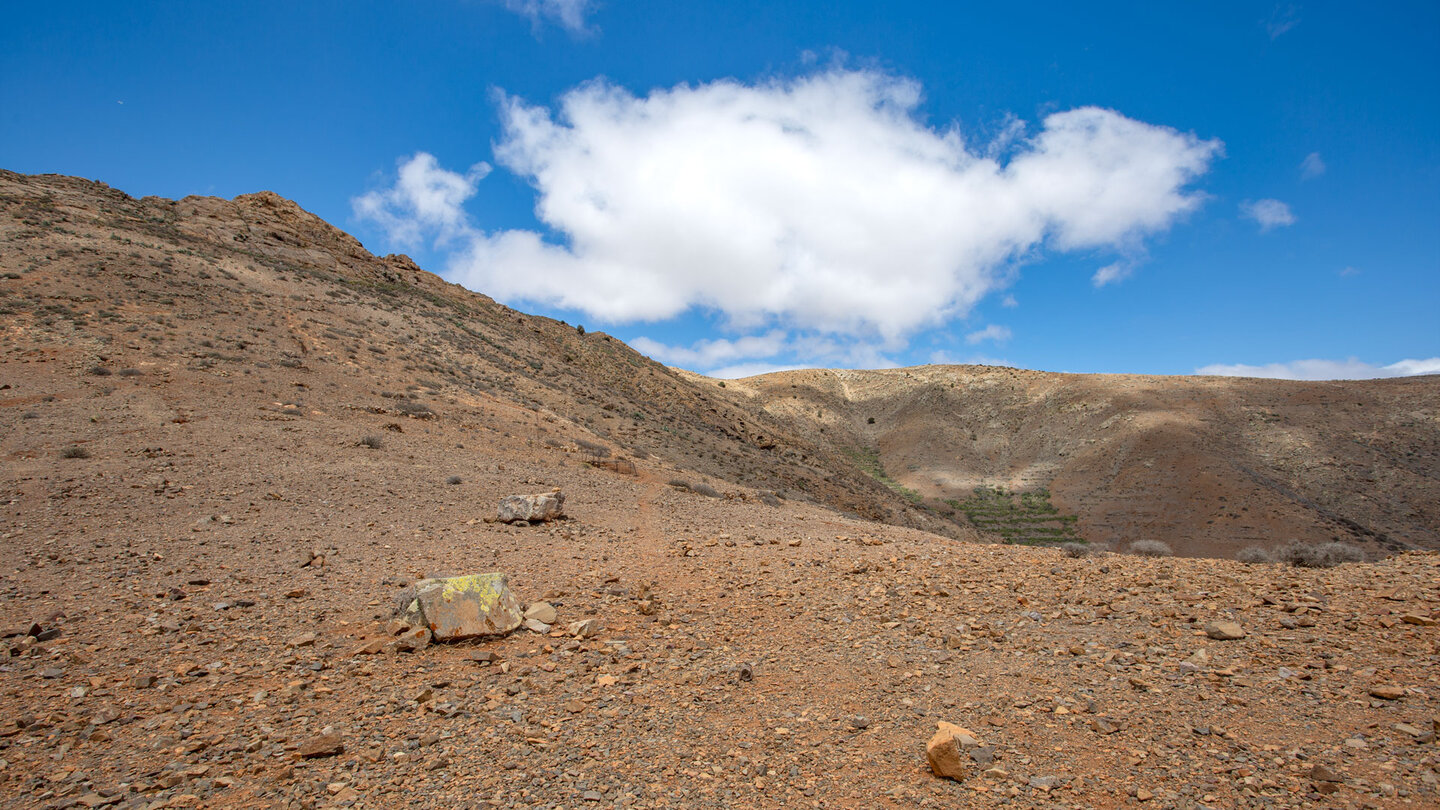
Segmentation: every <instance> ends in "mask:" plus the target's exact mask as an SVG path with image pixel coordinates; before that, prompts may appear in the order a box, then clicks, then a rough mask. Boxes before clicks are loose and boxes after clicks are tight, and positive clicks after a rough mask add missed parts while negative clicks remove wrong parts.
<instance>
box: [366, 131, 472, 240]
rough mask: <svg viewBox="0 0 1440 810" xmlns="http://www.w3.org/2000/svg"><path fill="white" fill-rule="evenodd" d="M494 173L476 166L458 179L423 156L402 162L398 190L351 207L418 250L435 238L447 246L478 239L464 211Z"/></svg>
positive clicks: (370, 196)
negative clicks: (425, 240)
mask: <svg viewBox="0 0 1440 810" xmlns="http://www.w3.org/2000/svg"><path fill="white" fill-rule="evenodd" d="M489 173H490V165H489V164H488V163H477V164H475V165H474V166H472V167H470V171H469V172H467V173H466V174H463V175H462V174H456V173H455V172H452V171H448V170H446V169H442V168H440V164H439V162H438V161H436V160H435V157H434V156H433V155H427V154H425V153H424V152H421V153H420V154H418V155H415V156H414V157H412V158H410V159H409V160H402V161H400V171H399V174H398V176H397V177H396V178H395V185H394V186H392V187H390V188H388V189H386V190H384V191H371V192H370V193H368V194H364V195H361V196H359V197H356V198H355V199H354V200H352V201H351V204H352V205H353V206H354V209H355V214H356V216H359V217H360V218H361V219H369V220H371V221H373V222H375V223H377V224H379V225H380V226H381V227H383V228H384V229H385V231H386V233H387V234H388V235H389V237H390V240H391V241H392V242H396V243H398V244H401V245H405V246H407V247H414V246H415V245H417V244H419V243H420V241H421V239H422V238H424V237H426V236H433V237H434V238H435V239H436V241H437V242H440V243H441V244H443V243H446V242H448V241H450V240H451V239H453V238H455V237H457V236H461V235H470V234H472V233H473V229H472V228H471V226H470V223H469V220H468V218H467V217H466V215H465V210H464V209H463V208H461V207H460V206H461V205H462V204H463V203H464V202H465V201H466V200H468V199H470V197H471V196H473V195H474V194H475V184H476V183H478V182H480V180H481V179H483V178H484V177H485V175H487V174H489Z"/></svg>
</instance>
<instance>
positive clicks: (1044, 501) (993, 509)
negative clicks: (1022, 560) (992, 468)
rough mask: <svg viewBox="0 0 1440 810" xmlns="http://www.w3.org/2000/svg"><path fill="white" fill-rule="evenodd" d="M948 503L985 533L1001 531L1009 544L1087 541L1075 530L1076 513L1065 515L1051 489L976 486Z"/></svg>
mask: <svg viewBox="0 0 1440 810" xmlns="http://www.w3.org/2000/svg"><path fill="white" fill-rule="evenodd" d="M946 503H947V504H949V505H950V506H952V507H954V508H955V509H958V510H959V511H961V512H964V513H965V516H966V517H968V518H969V519H970V522H971V523H972V524H973V525H974V526H975V528H977V529H979V530H980V531H983V532H990V533H992V534H998V535H1000V536H1001V537H1003V538H1005V542H1006V543H1013V544H1021V545H1029V546H1036V545H1049V544H1054V543H1084V542H1085V538H1083V537H1081V536H1080V533H1079V532H1078V531H1076V529H1075V521H1076V516H1075V515H1062V514H1060V510H1058V509H1056V508H1055V506H1054V505H1053V504H1051V503H1050V491H1049V490H1045V489H1038V490H1035V491H1033V492H1020V493H1015V492H1009V491H1007V490H1005V489H1004V488H1002V487H976V488H975V489H974V491H973V494H972V495H971V496H970V497H969V498H967V499H966V500H964V501H959V500H949V501H946Z"/></svg>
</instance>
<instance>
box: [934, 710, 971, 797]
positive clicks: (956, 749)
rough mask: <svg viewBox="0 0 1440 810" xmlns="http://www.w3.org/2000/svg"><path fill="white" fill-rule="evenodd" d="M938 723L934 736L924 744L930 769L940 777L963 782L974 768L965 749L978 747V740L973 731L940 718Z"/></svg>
mask: <svg viewBox="0 0 1440 810" xmlns="http://www.w3.org/2000/svg"><path fill="white" fill-rule="evenodd" d="M938 725H939V730H938V731H936V732H935V736H933V737H931V738H930V742H928V743H926V744H925V758H926V759H927V760H929V762H930V771H931V772H932V773H934V774H935V775H936V776H939V777H941V778H944V779H954V780H955V781H957V782H963V781H964V780H965V779H966V778H967V777H968V776H970V774H971V773H973V772H974V770H975V769H974V767H973V766H972V765H971V763H970V760H969V757H967V756H966V755H965V751H966V750H967V749H970V748H976V747H979V745H980V742H979V741H978V740H976V739H975V735H974V733H973V732H971V731H970V730H968V729H964V728H961V727H960V726H957V725H955V724H954V723H947V722H945V721H944V720H941V721H940V722H939V723H938Z"/></svg>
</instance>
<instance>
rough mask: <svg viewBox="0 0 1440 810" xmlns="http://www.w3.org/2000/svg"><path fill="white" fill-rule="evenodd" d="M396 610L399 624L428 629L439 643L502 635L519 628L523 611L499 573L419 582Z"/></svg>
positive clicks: (406, 594) (507, 582) (505, 580)
mask: <svg viewBox="0 0 1440 810" xmlns="http://www.w3.org/2000/svg"><path fill="white" fill-rule="evenodd" d="M397 608H398V609H397V611H396V612H397V614H398V616H399V618H400V619H401V620H402V621H404V622H407V623H409V624H410V625H411V626H414V627H424V628H427V629H428V630H429V631H430V634H431V637H432V638H433V639H434V640H435V641H441V642H443V641H460V640H462V639H467V638H475V637H477V636H499V635H504V634H506V633H509V632H510V631H512V630H514V629H515V628H517V627H519V626H520V622H521V620H522V619H523V611H524V606H523V605H522V604H521V602H520V600H519V599H518V598H516V596H515V592H514V591H512V590H510V582H509V579H508V578H507V577H506V576H505V575H504V574H501V573H489V574H470V575H468V576H461V577H447V578H444V579H422V580H420V581H418V582H416V583H415V584H414V585H412V586H410V588H408V589H407V590H406V592H405V594H404V595H403V596H402V598H401V600H400V604H399V605H398V606H397Z"/></svg>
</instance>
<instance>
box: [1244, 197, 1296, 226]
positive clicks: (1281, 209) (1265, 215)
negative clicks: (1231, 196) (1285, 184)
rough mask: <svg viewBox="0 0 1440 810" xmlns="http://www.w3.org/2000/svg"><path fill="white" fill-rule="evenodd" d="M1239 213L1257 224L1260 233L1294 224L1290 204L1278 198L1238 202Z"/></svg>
mask: <svg viewBox="0 0 1440 810" xmlns="http://www.w3.org/2000/svg"><path fill="white" fill-rule="evenodd" d="M1240 213H1241V214H1242V215H1243V216H1244V217H1245V218H1246V219H1252V220H1254V221H1255V222H1256V223H1257V224H1259V226H1260V232H1261V233H1265V232H1266V231H1272V230H1274V229H1276V228H1283V227H1286V226H1287V225H1294V224H1295V214H1293V213H1291V211H1290V206H1288V205H1286V204H1285V203H1283V202H1280V201H1279V200H1246V201H1244V202H1242V203H1240Z"/></svg>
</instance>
